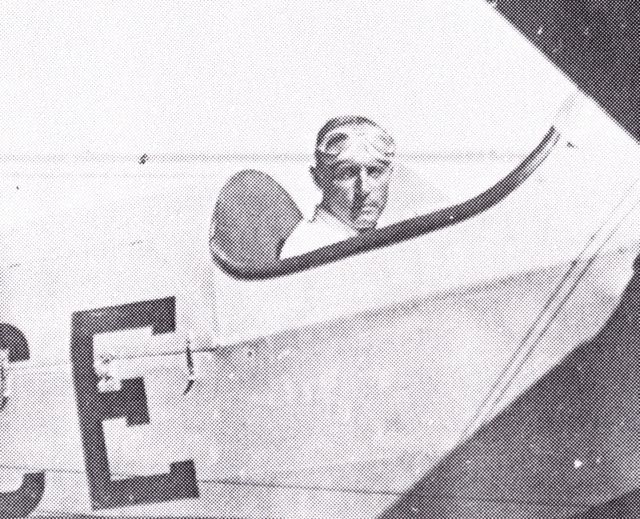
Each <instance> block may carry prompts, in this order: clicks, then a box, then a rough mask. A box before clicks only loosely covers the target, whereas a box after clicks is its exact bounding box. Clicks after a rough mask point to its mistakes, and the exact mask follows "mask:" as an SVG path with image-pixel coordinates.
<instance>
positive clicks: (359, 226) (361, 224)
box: [352, 215, 378, 232]
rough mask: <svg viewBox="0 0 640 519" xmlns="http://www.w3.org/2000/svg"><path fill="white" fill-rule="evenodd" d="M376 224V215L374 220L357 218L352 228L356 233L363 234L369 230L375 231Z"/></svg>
mask: <svg viewBox="0 0 640 519" xmlns="http://www.w3.org/2000/svg"><path fill="white" fill-rule="evenodd" d="M377 223H378V217H377V215H376V217H375V218H358V219H357V220H355V221H354V222H353V223H352V227H353V228H354V229H356V230H357V231H361V232H364V231H368V230H370V229H375V227H376V224H377Z"/></svg>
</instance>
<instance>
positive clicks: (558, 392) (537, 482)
mask: <svg viewBox="0 0 640 519" xmlns="http://www.w3.org/2000/svg"><path fill="white" fill-rule="evenodd" d="M639 361H640V256H639V257H637V258H636V260H635V262H634V275H633V277H632V279H631V280H630V282H629V283H628V285H627V286H626V288H625V290H624V292H623V294H622V297H621V299H620V301H619V303H618V305H617V307H616V309H615V310H614V312H613V313H612V315H611V316H610V317H609V319H608V320H607V322H606V323H605V325H604V326H603V327H602V328H601V329H600V331H599V332H598V333H597V334H596V335H595V336H594V337H593V338H592V339H591V340H589V341H587V342H584V343H582V344H580V345H579V346H578V347H577V348H576V349H574V350H573V351H572V352H571V353H570V354H569V355H567V356H566V357H565V358H564V359H563V360H562V361H561V362H560V363H559V364H558V365H556V366H555V367H554V368H553V369H552V370H550V371H549V372H548V373H546V374H545V375H544V376H543V377H542V378H541V379H539V380H538V381H537V382H536V383H535V384H534V385H532V386H531V387H530V388H529V389H527V390H526V391H525V392H524V393H522V394H521V395H520V396H519V397H518V398H517V399H516V400H515V401H514V402H513V403H512V404H510V405H509V406H508V407H507V408H506V409H505V410H504V411H502V412H501V413H500V414H499V415H497V416H496V417H495V418H493V419H492V420H491V421H489V422H488V423H486V424H484V425H483V426H482V427H481V428H480V429H479V430H477V431H476V432H475V433H474V434H473V435H472V436H471V437H470V438H469V439H468V440H466V441H464V442H463V443H462V444H460V445H459V446H458V447H457V448H455V449H454V450H453V451H452V452H450V453H449V454H448V455H447V456H446V457H445V458H444V459H443V460H442V461H441V462H440V463H439V464H438V465H437V466H435V467H434V468H433V469H432V470H430V471H429V472H428V473H427V474H426V475H424V476H423V477H422V479H421V480H420V481H418V482H417V483H416V484H415V485H414V486H413V487H412V488H411V489H410V490H408V491H407V492H406V493H405V494H404V495H403V496H402V497H401V498H400V499H399V500H398V501H397V502H396V503H395V504H394V505H392V506H391V507H390V508H388V509H387V510H386V511H385V512H384V513H383V514H381V516H380V517H381V518H395V517H434V518H435V517H437V518H448V517H451V518H456V519H460V518H480V517H482V518H485V517H487V518H488V517H491V518H503V517H504V518H507V517H508V518H518V519H521V518H534V517H536V518H538V517H540V518H543V517H544V518H550V517H574V516H575V517H580V518H585V519H586V518H588V517H626V515H619V514H621V513H625V512H624V511H625V510H626V511H628V512H629V513H631V514H633V513H634V512H635V510H636V508H635V506H634V503H635V502H637V501H638V493H639V492H640V489H638V487H640V362H639ZM634 489H635V490H634ZM629 503H631V504H629ZM607 507H612V508H610V509H609V508H607ZM614 511H615V513H616V514H618V515H615V514H614V515H611V514H610V513H609V512H614ZM583 514H584V515H583ZM593 514H596V515H593ZM634 516H635V514H634Z"/></svg>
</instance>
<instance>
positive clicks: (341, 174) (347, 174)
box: [335, 166, 358, 180]
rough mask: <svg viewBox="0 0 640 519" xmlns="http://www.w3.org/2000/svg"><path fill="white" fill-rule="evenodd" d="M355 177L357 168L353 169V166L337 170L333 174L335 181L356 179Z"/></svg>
mask: <svg viewBox="0 0 640 519" xmlns="http://www.w3.org/2000/svg"><path fill="white" fill-rule="evenodd" d="M357 176H358V168H356V167H353V166H347V167H345V168H339V169H338V170H337V171H336V172H335V178H336V179H337V180H347V179H348V178H351V177H357Z"/></svg>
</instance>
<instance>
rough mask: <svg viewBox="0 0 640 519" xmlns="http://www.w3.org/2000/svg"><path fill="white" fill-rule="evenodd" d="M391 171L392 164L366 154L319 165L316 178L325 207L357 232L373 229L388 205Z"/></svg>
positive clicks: (315, 174) (315, 172) (316, 169)
mask: <svg viewBox="0 0 640 519" xmlns="http://www.w3.org/2000/svg"><path fill="white" fill-rule="evenodd" d="M392 170H393V166H392V164H391V161H389V160H380V159H379V158H374V157H372V156H371V155H369V154H366V153H361V154H354V155H353V156H350V157H345V159H344V160H340V161H338V162H335V163H332V164H321V163H319V164H318V165H317V167H316V168H315V171H314V176H315V178H316V181H317V183H318V185H319V186H320V188H321V189H322V191H323V201H322V205H323V206H324V208H325V209H327V210H328V211H329V212H330V213H332V214H333V215H334V216H336V217H337V218H339V219H340V220H342V221H343V222H344V223H346V224H347V225H349V226H350V227H353V228H354V229H357V230H366V229H371V228H373V227H375V225H376V223H377V221H378V218H380V214H381V213H382V211H383V209H384V208H385V206H386V204H387V197H388V194H389V180H390V179H391V173H392Z"/></svg>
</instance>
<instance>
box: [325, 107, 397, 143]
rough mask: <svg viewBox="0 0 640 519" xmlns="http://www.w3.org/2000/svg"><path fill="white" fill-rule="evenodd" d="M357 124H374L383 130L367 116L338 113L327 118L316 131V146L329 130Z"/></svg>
mask: <svg viewBox="0 0 640 519" xmlns="http://www.w3.org/2000/svg"><path fill="white" fill-rule="evenodd" d="M358 124H370V125H371V126H376V127H377V128H380V129H381V130H383V131H385V130H384V128H382V127H381V126H380V125H379V124H378V123H376V122H373V121H372V120H371V119H369V118H367V117H363V116H361V115H340V116H338V117H333V118H331V119H329V120H328V121H327V122H326V123H324V125H323V126H322V128H320V130H319V131H318V136H317V137H316V148H317V147H318V146H320V143H321V142H322V139H324V136H325V135H326V134H327V133H329V132H330V131H331V130H335V129H336V128H340V126H351V125H354V126H355V125H358Z"/></svg>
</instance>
